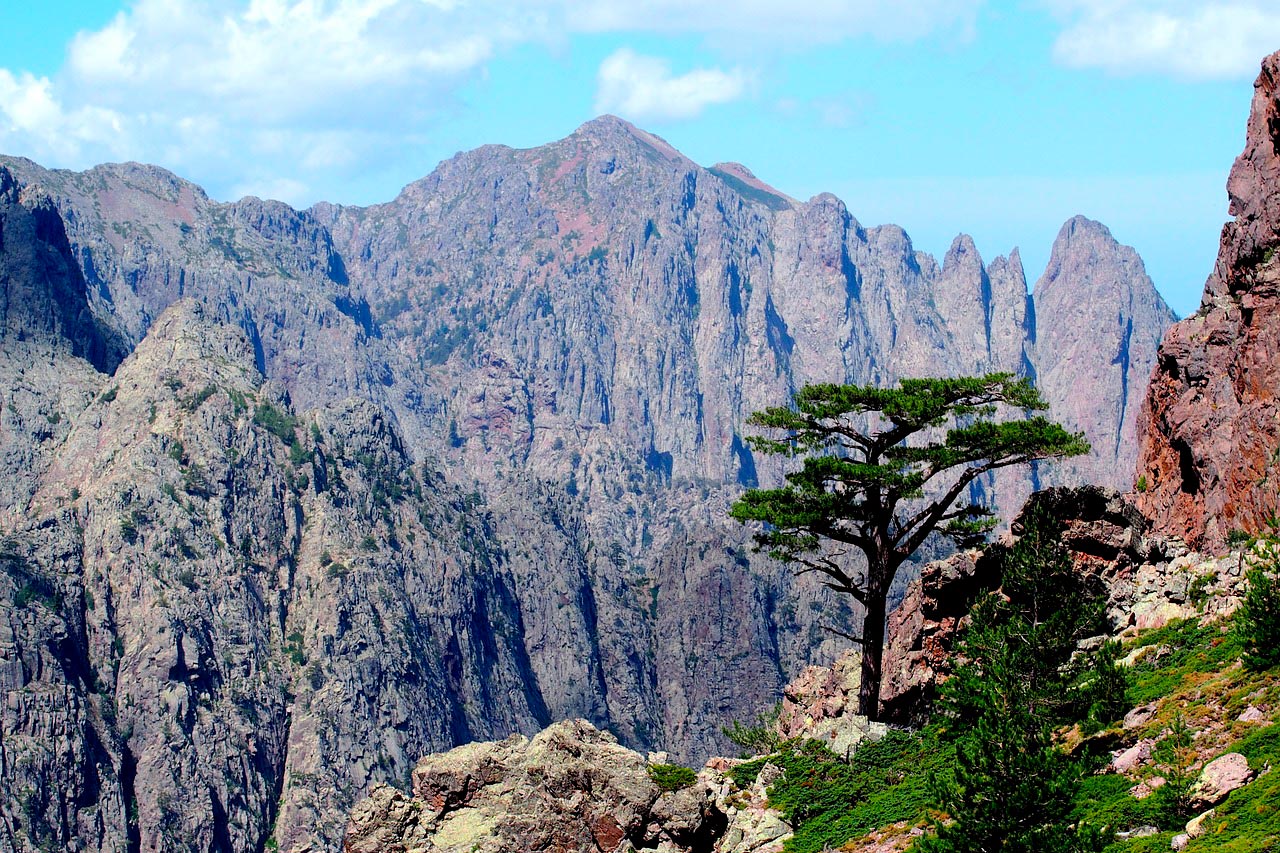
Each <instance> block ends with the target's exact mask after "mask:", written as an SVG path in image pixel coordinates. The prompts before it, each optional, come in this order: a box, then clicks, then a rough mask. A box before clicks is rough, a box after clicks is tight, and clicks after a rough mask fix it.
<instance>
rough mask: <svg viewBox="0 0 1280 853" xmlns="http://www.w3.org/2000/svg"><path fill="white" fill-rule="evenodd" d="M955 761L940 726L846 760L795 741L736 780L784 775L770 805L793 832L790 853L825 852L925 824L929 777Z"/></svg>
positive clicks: (746, 767) (890, 738)
mask: <svg viewBox="0 0 1280 853" xmlns="http://www.w3.org/2000/svg"><path fill="white" fill-rule="evenodd" d="M954 758H955V751H954V747H953V746H952V745H951V744H949V743H945V742H943V741H941V740H940V739H939V737H938V731H937V729H936V728H932V727H931V728H927V729H924V730H923V731H920V732H906V731H900V730H897V729H894V730H891V731H890V732H889V733H888V735H887V736H886V737H885V738H883V739H882V740H880V741H878V742H875V743H870V742H864V743H863V744H861V745H860V746H859V747H858V749H857V750H856V751H855V752H854V753H853V755H852V757H851V758H850V759H849V760H848V761H845V760H844V759H843V758H842V757H841V756H839V755H836V754H835V753H833V752H832V751H831V750H829V749H827V747H826V746H825V745H824V744H822V743H821V742H819V741H815V740H809V741H805V742H804V743H796V742H794V741H789V742H787V743H784V744H783V745H782V748H781V751H780V752H778V753H777V754H774V755H770V756H768V757H767V758H757V759H756V760H754V761H748V762H745V763H743V764H739V765H738V766H736V767H734V768H733V769H732V770H731V771H730V777H731V778H732V779H733V780H734V783H735V784H737V785H738V787H740V788H745V787H747V786H749V785H751V784H752V783H753V782H754V781H755V779H756V776H758V775H759V773H760V769H761V768H762V767H764V765H765V764H772V765H774V766H776V767H778V768H780V769H781V770H782V771H783V775H782V776H781V777H779V778H778V780H777V781H775V782H774V783H773V785H772V786H771V787H770V788H769V804H770V805H771V806H773V807H774V808H776V809H778V810H779V811H781V812H782V814H783V817H784V818H785V819H786V820H787V822H788V823H790V824H791V825H792V826H793V827H795V835H794V836H793V837H792V838H791V840H790V841H788V842H787V845H786V850H787V851H788V853H821V851H823V850H829V849H834V848H837V847H839V846H840V845H842V844H844V843H845V842H846V841H849V840H850V839H854V838H860V837H862V836H863V835H866V834H867V833H868V832H870V831H872V830H874V829H879V828H880V827H883V826H886V825H888V824H891V823H895V822H897V821H901V820H905V821H919V820H922V819H923V818H924V817H925V813H926V809H927V807H928V804H929V790H928V777H929V775H930V773H931V772H934V771H938V770H941V769H942V768H944V767H947V766H949V765H950V764H951V762H952V761H953V760H954Z"/></svg>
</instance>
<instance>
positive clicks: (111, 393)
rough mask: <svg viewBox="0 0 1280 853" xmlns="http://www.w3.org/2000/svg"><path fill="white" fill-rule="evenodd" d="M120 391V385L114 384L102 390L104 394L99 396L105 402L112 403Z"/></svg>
mask: <svg viewBox="0 0 1280 853" xmlns="http://www.w3.org/2000/svg"><path fill="white" fill-rule="evenodd" d="M119 392H120V386H118V385H112V386H111V387H110V388H108V389H107V390H106V391H103V392H102V396H101V397H99V398H98V400H99V401H101V402H103V403H110V402H112V401H114V400H115V398H116V394H118V393H119Z"/></svg>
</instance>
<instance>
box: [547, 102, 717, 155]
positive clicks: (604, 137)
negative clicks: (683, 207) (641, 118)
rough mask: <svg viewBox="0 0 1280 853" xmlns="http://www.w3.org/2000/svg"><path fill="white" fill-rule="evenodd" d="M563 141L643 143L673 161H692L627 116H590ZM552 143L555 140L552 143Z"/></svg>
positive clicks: (606, 144) (603, 144)
mask: <svg viewBox="0 0 1280 853" xmlns="http://www.w3.org/2000/svg"><path fill="white" fill-rule="evenodd" d="M562 142H572V143H577V144H584V143H585V144H587V145H591V146H594V147H602V148H609V147H620V148H623V149H626V148H634V147H635V146H637V145H640V146H643V147H644V148H646V149H648V151H650V152H653V153H655V154H658V155H660V156H661V157H663V158H664V159H667V160H670V161H671V162H673V163H679V164H682V165H684V164H688V165H693V161H692V160H690V159H689V158H688V157H685V156H684V155H683V154H681V153H680V152H679V151H677V150H676V148H675V147H674V146H673V145H672V144H671V143H669V142H667V141H666V140H665V139H663V138H662V137H661V136H658V135H657V134H654V133H650V132H648V131H647V130H642V129H641V128H638V127H636V126H635V125H634V124H632V123H631V122H629V121H627V120H626V119H621V118H618V117H617V116H615V115H607V114H606V115H602V116H597V117H596V118H593V119H591V121H588V122H586V123H584V124H582V125H580V126H579V127H578V129H577V130H575V131H574V132H573V133H571V134H570V135H569V136H568V137H566V138H565V139H564V140H562ZM553 144H554V143H553Z"/></svg>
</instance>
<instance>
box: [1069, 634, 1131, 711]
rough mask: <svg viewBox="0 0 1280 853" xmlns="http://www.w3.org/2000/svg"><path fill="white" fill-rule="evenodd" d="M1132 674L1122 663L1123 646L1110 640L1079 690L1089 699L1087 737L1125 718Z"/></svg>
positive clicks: (1098, 653) (1097, 654)
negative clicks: (1121, 652)
mask: <svg viewBox="0 0 1280 853" xmlns="http://www.w3.org/2000/svg"><path fill="white" fill-rule="evenodd" d="M1131 682H1132V679H1131V678H1130V676H1129V671H1128V669H1127V668H1126V667H1124V666H1123V665H1122V664H1121V663H1120V644H1119V643H1118V642H1116V641H1114V640H1109V641H1107V642H1105V643H1103V644H1102V647H1101V648H1099V649H1098V651H1097V653H1096V654H1095V655H1094V659H1093V667H1092V669H1090V670H1089V672H1088V673H1087V674H1086V677H1085V679H1084V680H1083V681H1082V683H1079V684H1077V685H1076V690H1077V691H1079V692H1080V693H1081V694H1082V695H1083V696H1085V697H1086V698H1085V699H1084V701H1085V702H1087V703H1088V709H1089V710H1088V716H1087V717H1086V718H1085V720H1084V730H1085V733H1086V734H1090V733H1093V732H1097V731H1101V730H1102V729H1104V728H1106V726H1107V725H1108V724H1110V723H1112V722H1115V721H1116V720H1118V719H1119V718H1120V717H1122V716H1124V714H1125V712H1126V711H1128V710H1129V708H1130V707H1131V705H1130V703H1129V698H1128V694H1129V687H1130V686H1131Z"/></svg>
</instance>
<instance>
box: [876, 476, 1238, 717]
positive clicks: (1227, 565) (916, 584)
mask: <svg viewBox="0 0 1280 853" xmlns="http://www.w3.org/2000/svg"><path fill="white" fill-rule="evenodd" d="M1130 497H1131V496H1127V495H1122V494H1120V493H1119V492H1117V491H1114V490H1112V489H1103V488H1098V487H1096V486H1083V487H1080V488H1073V489H1072V488H1056V489H1046V490H1044V491H1041V492H1037V493H1036V494H1035V495H1033V496H1032V498H1031V500H1030V501H1029V502H1028V504H1027V506H1026V507H1024V509H1023V512H1022V513H1021V514H1019V515H1018V517H1017V518H1015V519H1014V521H1013V522H1012V524H1011V525H1010V531H1009V533H1008V534H1007V535H1006V536H1004V537H1003V538H1002V540H1001V541H1000V542H999V543H997V544H996V545H994V546H993V547H990V548H988V549H986V550H985V551H981V552H980V551H971V552H961V553H958V554H955V555H953V556H951V557H948V558H947V559H944V560H936V561H933V562H930V563H927V564H925V566H924V567H923V568H922V570H921V572H920V577H919V578H918V579H917V580H914V581H912V582H911V583H910V584H909V585H908V587H907V593H906V596H905V598H904V599H903V603H902V605H901V606H900V607H899V608H898V609H897V610H895V611H894V613H893V614H892V617H891V618H890V620H889V625H888V630H887V641H886V644H885V668H884V671H885V682H884V688H883V690H882V693H881V708H882V710H883V713H884V714H885V717H886V719H889V720H893V721H896V722H901V723H919V722H921V721H922V720H924V719H925V718H926V716H927V713H928V711H929V706H930V703H931V702H932V700H933V698H934V696H935V692H936V687H937V685H938V684H939V683H940V682H941V681H943V680H945V679H946V678H947V676H948V675H949V673H950V659H951V654H952V649H953V646H954V643H955V640H956V636H957V632H958V631H959V630H960V629H961V628H962V627H963V624H964V619H965V617H966V615H967V614H968V612H969V609H970V607H971V606H972V605H973V603H974V602H975V601H976V600H977V597H978V596H979V595H981V594H983V593H985V592H988V591H991V590H996V589H998V588H999V586H1000V569H999V550H1000V549H1001V548H1002V547H1007V546H1008V545H1009V544H1011V543H1012V542H1013V541H1014V540H1015V539H1016V537H1017V536H1018V535H1019V534H1020V532H1021V529H1022V525H1023V519H1024V517H1025V515H1026V514H1027V513H1029V512H1033V511H1043V512H1045V513H1046V514H1047V515H1048V516H1049V517H1051V518H1054V519H1056V520H1057V521H1059V522H1061V524H1062V541H1063V544H1064V545H1065V546H1066V548H1067V551H1068V552H1069V554H1070V557H1071V560H1072V562H1073V563H1074V564H1075V567H1076V569H1077V571H1079V572H1080V574H1081V575H1082V576H1084V577H1085V578H1086V582H1087V583H1089V584H1092V585H1093V586H1094V588H1095V589H1096V591H1097V592H1098V593H1099V594H1100V595H1102V596H1104V598H1105V602H1106V610H1105V615H1106V619H1107V623H1108V624H1107V627H1108V629H1109V630H1110V632H1111V633H1114V634H1121V633H1123V632H1126V631H1129V630H1131V629H1145V628H1156V627H1159V626H1161V625H1164V624H1166V623H1168V622H1170V621H1173V620H1175V619H1189V618H1192V617H1201V616H1205V617H1215V618H1216V617H1219V616H1223V615H1226V614H1228V613H1230V612H1231V611H1232V610H1234V609H1235V608H1236V607H1237V606H1239V603H1240V600H1241V596H1242V594H1243V591H1242V588H1241V585H1242V575H1243V567H1244V562H1245V560H1246V557H1244V556H1241V555H1239V554H1237V555H1235V556H1234V557H1230V558H1225V559H1217V558H1214V557H1212V556H1209V555H1205V554H1202V553H1199V552H1195V551H1191V550H1190V549H1188V548H1187V547H1186V545H1185V544H1184V543H1182V542H1181V540H1178V539H1176V538H1174V537H1169V536H1164V535H1162V534H1158V533H1154V532H1153V531H1152V530H1151V525H1150V522H1148V521H1147V519H1146V518H1144V517H1143V516H1142V514H1141V513H1140V512H1138V510H1137V508H1136V507H1135V506H1134V505H1133V503H1132V502H1131V500H1130V499H1129V498H1130Z"/></svg>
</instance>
